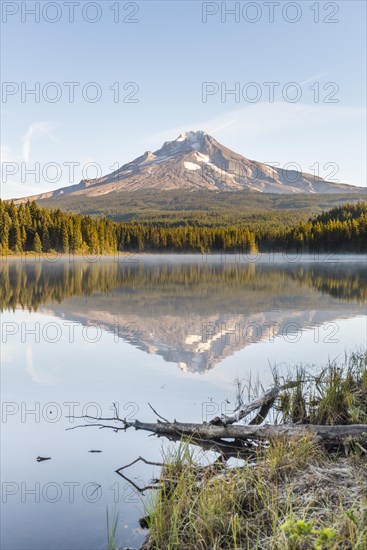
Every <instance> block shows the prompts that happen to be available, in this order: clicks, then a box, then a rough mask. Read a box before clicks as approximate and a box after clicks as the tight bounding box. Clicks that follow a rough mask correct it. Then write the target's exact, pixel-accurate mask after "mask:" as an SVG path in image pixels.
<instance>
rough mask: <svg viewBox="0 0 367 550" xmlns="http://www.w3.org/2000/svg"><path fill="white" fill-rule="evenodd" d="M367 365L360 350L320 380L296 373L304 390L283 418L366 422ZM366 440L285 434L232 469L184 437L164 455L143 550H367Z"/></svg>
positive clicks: (293, 392)
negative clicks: (326, 440) (334, 442)
mask: <svg viewBox="0 0 367 550" xmlns="http://www.w3.org/2000/svg"><path fill="white" fill-rule="evenodd" d="M366 365H367V354H366V352H365V351H360V352H355V353H351V354H350V355H349V356H347V357H346V358H345V362H344V364H342V365H340V364H337V363H336V362H330V363H329V364H328V365H327V366H326V367H325V369H323V370H322V371H321V372H320V373H319V374H317V376H312V377H310V376H308V375H307V373H306V371H305V370H304V369H298V371H297V375H296V377H297V380H298V381H299V384H298V385H297V386H296V387H295V388H293V389H290V390H286V391H285V392H284V393H283V394H282V395H281V397H280V398H278V399H277V401H276V403H275V415H276V416H278V420H279V419H280V421H281V422H299V423H302V424H329V425H334V424H353V423H365V422H366V418H367V366H366ZM277 382H278V383H279V379H278V380H277ZM241 395H242V393H241ZM364 439H365V438H363V441H361V442H356V443H355V445H352V444H350V442H349V441H346V442H345V445H341V446H340V447H341V448H337V449H333V450H332V451H331V450H330V449H329V448H327V447H325V446H322V444H321V443H320V441H319V440H317V439H316V437H315V436H314V435H313V434H312V433H311V432H310V433H304V434H303V435H301V436H299V437H297V438H289V437H285V436H284V437H281V438H277V439H274V440H270V441H269V442H268V443H267V444H266V445H264V444H262V445H260V444H259V445H258V447H257V450H256V451H255V456H254V458H251V461H246V462H245V464H244V465H241V466H236V467H232V468H229V467H228V466H227V467H226V465H225V462H223V461H221V460H219V458H218V459H217V460H216V461H214V462H209V458H208V455H206V454H204V451H201V453H200V454H195V452H194V450H193V446H191V445H190V442H189V441H186V442H184V441H182V442H181V443H180V444H179V445H178V447H175V448H173V449H171V451H170V452H168V453H167V454H166V456H165V460H164V462H165V466H164V467H163V469H162V472H161V478H160V481H161V486H160V488H159V490H158V494H154V495H153V496H152V499H151V501H150V503H149V504H148V506H147V514H148V524H149V529H150V533H149V537H148V539H147V541H146V543H145V545H144V546H143V548H145V549H146V550H158V549H159V550H160V549H162V548H164V549H167V550H175V549H177V550H178V549H185V550H206V549H211V550H222V549H223V550H225V549H228V550H229V549H231V550H235V549H242V550H243V549H246V550H254V549H258V550H310V549H314V550H327V549H331V550H341V549H343V550H344V549H353V550H366V549H367V450H366V443H365V441H364ZM344 450H346V451H347V453H345V452H344Z"/></svg>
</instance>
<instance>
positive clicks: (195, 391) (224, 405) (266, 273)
mask: <svg viewBox="0 0 367 550" xmlns="http://www.w3.org/2000/svg"><path fill="white" fill-rule="evenodd" d="M0 280H1V285H0V304H1V310H2V314H1V332H2V335H1V339H2V351H1V360H2V361H1V362H2V365H1V397H2V431H1V440H2V441H1V442H2V446H1V449H2V450H1V453H2V455H1V460H2V468H1V473H2V514H1V538H2V541H1V547H2V548H4V549H7V550H11V549H14V550H20V549H32V550H34V549H39V550H41V549H47V550H51V549H58V550H59V549H63V550H67V549H78V550H80V549H88V550H91V549H103V548H106V544H107V542H106V541H107V529H106V508H108V510H109V514H110V516H113V514H114V512H115V511H117V510H118V512H119V523H118V530H117V541H118V542H119V543H120V545H121V547H123V546H130V547H135V548H138V547H139V545H140V544H141V543H142V541H143V540H144V537H145V534H146V532H145V531H143V530H142V529H141V528H140V527H139V523H138V519H139V517H141V516H142V515H144V508H143V502H142V497H141V496H140V494H139V493H138V492H137V491H135V490H134V489H133V487H132V486H131V485H130V484H129V483H127V482H125V481H124V480H123V479H122V478H121V477H119V476H118V475H117V474H116V473H115V470H116V469H117V468H119V467H121V466H123V465H125V464H127V463H129V462H131V461H133V460H134V459H135V458H137V457H138V456H139V455H141V456H143V457H145V458H146V459H148V460H153V461H154V460H156V461H159V460H160V459H161V451H162V448H166V447H167V446H168V445H169V444H168V443H167V442H165V441H164V440H162V439H157V438H155V437H149V436H148V434H147V433H143V432H135V431H132V430H130V431H127V432H117V433H115V432H114V431H112V430H107V429H106V430H98V429H97V428H92V427H87V428H80V429H73V430H67V428H71V427H75V426H76V425H77V424H78V423H83V424H85V423H86V422H85V421H80V420H77V419H75V418H68V417H69V416H82V415H90V416H104V417H111V416H113V408H112V404H113V403H116V406H117V407H118V411H119V415H120V416H121V417H126V418H128V419H133V418H139V419H140V420H146V421H154V420H155V419H156V418H155V415H154V413H153V411H152V410H151V409H150V408H149V405H148V403H151V405H152V406H153V407H154V408H155V409H156V410H157V412H159V413H160V414H161V415H163V416H164V417H166V418H169V419H172V420H173V419H175V418H176V419H177V420H181V421H192V422H201V421H202V420H209V419H210V418H212V417H213V416H217V415H218V414H220V412H230V411H231V410H233V406H234V398H235V380H236V379H243V380H250V379H251V381H252V384H253V385H256V384H262V385H263V387H264V388H267V387H269V385H270V384H271V382H272V369H273V368H274V367H275V366H277V368H278V369H279V370H280V371H281V372H288V371H290V372H292V370H294V369H295V368H296V365H297V364H299V363H303V364H304V365H314V368H318V367H321V366H323V365H324V364H325V363H326V362H327V361H328V360H329V359H330V360H333V359H338V358H341V359H342V358H343V356H344V353H345V351H348V350H354V349H356V348H358V347H365V346H366V329H367V316H366V305H367V278H366V257H365V256H363V257H362V256H346V255H344V256H340V257H337V256H335V255H332V256H330V255H329V256H322V255H319V256H307V255H303V256H298V257H297V256H285V255H263V256H247V257H244V256H240V255H227V256H224V255H222V256H206V255H197V256H195V255H182V256H179V255H157V256H149V255H146V256H134V255H127V256H121V257H119V258H88V259H86V258H82V257H75V258H74V257H72V258H66V259H65V258H62V259H60V258H55V259H53V258H47V259H43V260H41V261H40V260H39V258H36V257H33V258H32V257H30V258H27V261H22V260H21V259H7V260H5V259H3V262H2V263H1V264H0ZM91 450H98V451H102V452H97V453H96V452H95V453H91V452H89V451H91ZM38 456H40V457H46V458H48V457H51V460H46V461H42V462H37V460H36V458H37V457H38ZM129 475H130V477H131V478H132V479H133V480H134V482H135V483H137V484H138V485H139V486H143V485H145V484H147V483H149V481H150V480H151V478H152V477H154V476H156V475H159V469H158V468H157V467H155V468H153V467H150V466H146V465H144V466H143V465H141V464H137V465H136V466H135V467H133V468H131V470H130V471H129ZM146 498H149V496H147V497H146Z"/></svg>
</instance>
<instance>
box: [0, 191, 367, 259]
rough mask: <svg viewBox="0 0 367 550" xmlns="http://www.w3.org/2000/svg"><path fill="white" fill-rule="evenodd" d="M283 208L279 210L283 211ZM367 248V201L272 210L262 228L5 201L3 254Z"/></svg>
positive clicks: (0, 226)
mask: <svg viewBox="0 0 367 550" xmlns="http://www.w3.org/2000/svg"><path fill="white" fill-rule="evenodd" d="M278 214H279V213H277V215H278ZM284 250H294V251H309V252H311V251H319V252H343V251H344V252H367V202H364V201H360V202H357V203H354V204H352V203H347V204H344V205H341V206H337V207H335V208H332V209H331V210H329V211H326V212H322V213H321V214H319V215H317V216H314V217H310V218H309V219H308V220H306V221H296V222H295V223H294V225H293V226H289V224H287V223H283V224H282V223H281V221H280V220H279V219H278V218H277V223H272V213H271V212H268V213H267V215H266V221H265V222H264V223H263V224H262V223H257V225H256V228H255V229H254V228H253V227H251V228H250V227H249V226H246V225H242V224H240V225H237V224H236V225H228V224H225V223H221V220H220V219H218V220H217V224H216V225H212V224H210V225H205V224H204V223H201V224H185V225H182V224H177V223H167V222H166V223H165V222H163V221H160V222H145V223H142V222H138V221H130V222H116V221H113V220H111V219H109V218H106V217H102V218H97V217H92V216H89V215H82V214H75V213H70V212H62V211H61V210H60V209H50V208H42V207H39V206H38V205H37V204H36V203H35V202H27V203H25V204H20V205H15V204H14V202H5V201H0V253H1V254H2V255H7V254H21V253H27V252H31V253H36V254H41V253H49V252H58V253H65V254H67V253H73V254H79V253H91V254H113V253H116V252H118V251H121V252H124V251H126V252H200V253H210V252H249V253H256V252H258V251H260V252H263V251H264V252H265V251H275V252H277V251H284Z"/></svg>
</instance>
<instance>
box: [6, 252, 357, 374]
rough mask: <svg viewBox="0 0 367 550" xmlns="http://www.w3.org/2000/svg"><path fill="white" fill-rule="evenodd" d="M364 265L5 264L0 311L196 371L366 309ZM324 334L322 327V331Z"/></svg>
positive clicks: (186, 263)
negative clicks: (78, 329) (19, 311)
mask: <svg viewBox="0 0 367 550" xmlns="http://www.w3.org/2000/svg"><path fill="white" fill-rule="evenodd" d="M366 303H367V280H366V269H365V263H364V262H355V263H350V264H349V263H343V262H340V263H330V264H328V263H321V262H320V263H312V262H311V263H259V264H256V263H226V262H218V263H215V262H209V263H200V262H199V261H196V262H192V263H190V262H188V261H182V259H180V257H179V256H177V257H176V261H175V262H172V259H171V261H164V260H160V261H159V262H154V261H145V260H139V261H138V262H136V263H124V262H114V261H113V260H107V261H101V262H95V263H92V262H85V261H83V262H82V261H78V262H74V263H69V262H67V261H62V262H57V263H55V264H53V263H50V262H47V261H43V262H34V261H32V262H28V261H27V262H20V261H16V260H12V261H8V262H6V263H3V264H2V265H1V266H0V307H1V310H6V309H7V310H14V309H16V308H19V307H21V308H23V309H27V310H29V311H31V312H32V311H37V310H39V311H40V312H47V313H49V314H52V315H55V316H56V317H60V318H66V319H68V320H71V321H76V322H80V323H82V324H96V325H99V326H100V327H101V328H102V329H104V330H107V331H111V332H114V334H115V335H116V337H121V338H123V339H125V340H126V341H128V342H130V343H131V344H132V345H134V346H136V347H138V348H139V349H142V350H144V351H145V352H147V353H156V354H159V355H160V356H162V357H163V358H164V359H165V360H166V361H170V362H175V363H177V364H178V366H179V367H180V368H181V369H182V370H186V371H194V372H205V371H206V370H208V369H210V368H212V367H213V366H215V365H216V364H217V363H219V362H221V361H223V359H225V358H226V357H228V356H229V355H232V354H233V353H234V352H236V351H238V350H240V349H243V348H245V347H246V346H248V345H251V344H254V343H256V342H259V341H265V340H271V339H273V338H276V337H287V338H289V339H290V341H291V339H292V338H296V337H297V333H298V332H299V331H301V330H302V329H306V328H312V327H320V326H321V325H324V326H326V325H325V324H326V323H329V324H330V326H329V328H328V329H327V331H326V332H324V337H329V338H332V337H333V330H334V328H335V327H334V328H333V325H332V322H333V321H334V320H335V319H341V318H350V317H355V316H358V315H364V314H365V313H366ZM326 328H327V326H326Z"/></svg>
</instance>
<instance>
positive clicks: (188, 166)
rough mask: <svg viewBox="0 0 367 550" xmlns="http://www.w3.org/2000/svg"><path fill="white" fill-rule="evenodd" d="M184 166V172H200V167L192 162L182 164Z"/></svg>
mask: <svg viewBox="0 0 367 550" xmlns="http://www.w3.org/2000/svg"><path fill="white" fill-rule="evenodd" d="M184 166H185V168H186V170H200V166H199V165H198V164H195V163H194V162H187V161H185V162H184Z"/></svg>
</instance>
